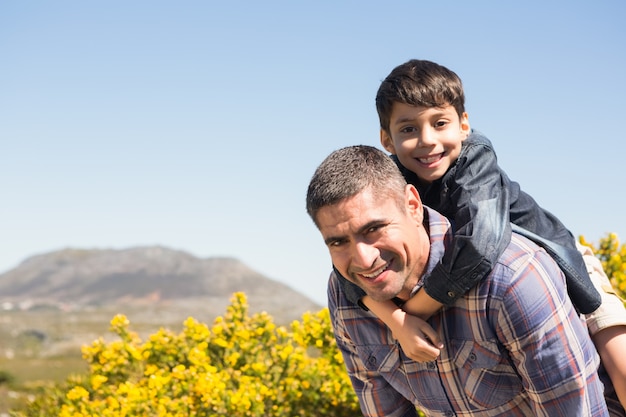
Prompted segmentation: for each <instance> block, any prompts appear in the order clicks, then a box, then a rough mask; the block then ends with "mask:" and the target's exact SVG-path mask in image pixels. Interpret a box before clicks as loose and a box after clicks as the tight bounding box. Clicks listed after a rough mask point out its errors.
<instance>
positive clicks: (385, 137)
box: [380, 129, 396, 155]
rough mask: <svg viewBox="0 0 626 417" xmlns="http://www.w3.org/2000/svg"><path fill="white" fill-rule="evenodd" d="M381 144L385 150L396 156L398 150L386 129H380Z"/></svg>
mask: <svg viewBox="0 0 626 417" xmlns="http://www.w3.org/2000/svg"><path fill="white" fill-rule="evenodd" d="M380 144H381V145H383V148H385V150H386V151H387V152H389V153H390V154H392V155H395V154H396V148H395V147H394V146H393V140H392V139H391V135H389V134H388V133H387V132H386V131H385V129H380Z"/></svg>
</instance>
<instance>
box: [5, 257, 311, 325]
mask: <svg viewBox="0 0 626 417" xmlns="http://www.w3.org/2000/svg"><path fill="white" fill-rule="evenodd" d="M237 291H242V292H244V293H245V294H246V296H247V297H248V302H249V304H250V310H251V311H252V312H256V311H261V310H264V311H267V312H269V313H270V314H272V315H273V316H274V317H275V318H277V320H278V321H288V320H293V319H297V318H300V316H301V315H302V313H303V312H305V311H307V310H309V311H317V310H319V309H320V308H321V306H320V305H318V304H316V303H315V302H313V301H312V300H310V299H309V298H307V297H306V296H304V295H302V294H300V293H298V292H297V291H295V290H293V289H291V288H290V287H288V286H287V285H285V284H282V283H279V282H277V281H274V280H272V279H269V278H267V277H265V276H263V275H261V274H259V273H258V272H256V271H254V270H252V269H250V268H249V267H247V266H246V265H244V264H243V263H241V262H240V261H238V260H236V259H233V258H225V257H219V258H218V257H215V258H198V257H195V256H193V255H191V254H189V253H186V252H183V251H179V250H173V249H169V248H166V247H162V246H151V247H135V248H129V249H123V250H112V249H106V250H104V249H102V250H101V249H97V250H96V249H93V250H92V249H64V250H59V251H55V252H50V253H45V254H41V255H37V256H33V257H30V258H28V259H26V260H25V261H24V262H22V263H21V264H20V265H18V266H17V267H16V268H14V269H12V270H10V271H8V272H5V273H4V274H1V275H0V303H1V305H2V306H3V308H4V309H10V308H12V306H22V307H24V306H29V307H30V308H33V307H37V306H39V307H40V308H41V306H48V307H58V308H63V309H66V310H67V309H71V310H81V309H85V308H91V309H93V308H102V307H107V308H112V307H117V308H118V309H120V311H124V308H126V309H129V310H133V311H134V310H136V309H137V308H140V309H141V308H142V306H143V308H144V309H146V308H148V307H150V308H156V307H158V308H159V311H163V310H164V309H167V308H168V307H171V308H172V309H176V310H177V311H178V312H179V314H178V315H179V316H180V317H182V319H183V320H184V318H186V317H184V316H185V315H187V314H189V315H193V316H194V317H196V316H201V317H202V318H213V317H215V316H217V315H222V314H223V313H224V312H225V308H226V306H227V305H228V304H229V300H230V297H231V296H232V294H233V293H234V292H237Z"/></svg>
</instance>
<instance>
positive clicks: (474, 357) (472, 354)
mask: <svg viewBox="0 0 626 417" xmlns="http://www.w3.org/2000/svg"><path fill="white" fill-rule="evenodd" d="M469 360H470V361H472V362H474V361H475V360H476V354H475V353H474V352H472V353H470V355H469Z"/></svg>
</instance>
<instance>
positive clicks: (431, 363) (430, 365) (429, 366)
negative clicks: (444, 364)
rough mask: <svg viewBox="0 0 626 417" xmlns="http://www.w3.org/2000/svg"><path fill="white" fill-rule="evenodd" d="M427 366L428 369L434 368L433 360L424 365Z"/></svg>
mask: <svg viewBox="0 0 626 417" xmlns="http://www.w3.org/2000/svg"><path fill="white" fill-rule="evenodd" d="M426 366H427V367H428V369H431V370H432V369H435V367H436V366H435V362H428V364H427V365H426Z"/></svg>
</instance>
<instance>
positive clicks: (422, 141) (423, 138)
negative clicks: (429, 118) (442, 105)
mask: <svg viewBox="0 0 626 417" xmlns="http://www.w3.org/2000/svg"><path fill="white" fill-rule="evenodd" d="M418 140H419V145H420V146H430V145H432V144H433V143H435V135H433V132H431V131H430V130H429V129H424V130H422V131H421V132H420V135H419V138H418Z"/></svg>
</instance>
